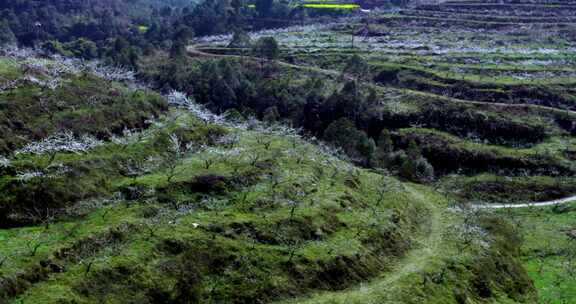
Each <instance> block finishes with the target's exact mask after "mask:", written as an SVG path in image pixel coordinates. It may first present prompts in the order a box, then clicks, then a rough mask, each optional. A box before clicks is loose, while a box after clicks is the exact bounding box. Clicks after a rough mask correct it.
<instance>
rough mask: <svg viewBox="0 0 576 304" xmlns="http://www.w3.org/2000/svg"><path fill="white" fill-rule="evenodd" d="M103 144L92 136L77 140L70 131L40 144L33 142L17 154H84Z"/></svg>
mask: <svg viewBox="0 0 576 304" xmlns="http://www.w3.org/2000/svg"><path fill="white" fill-rule="evenodd" d="M101 144H102V142H101V141H100V140H98V139H96V138H95V137H93V136H90V135H83V136H82V137H80V138H76V137H75V136H74V134H73V133H72V132H70V131H64V132H60V133H56V134H53V135H51V136H49V137H47V138H45V139H43V140H41V141H39V142H33V143H30V144H28V145H26V146H25V147H24V148H22V149H19V150H17V151H16V152H15V154H38V155H41V154H47V153H56V152H72V153H83V152H86V151H88V150H90V149H93V148H95V147H97V146H99V145H101Z"/></svg>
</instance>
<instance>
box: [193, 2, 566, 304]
mask: <svg viewBox="0 0 576 304" xmlns="http://www.w3.org/2000/svg"><path fill="white" fill-rule="evenodd" d="M265 36H274V37H275V38H276V39H277V40H278V41H279V43H280V45H281V51H282V56H281V59H280V60H281V62H282V63H284V64H286V66H289V67H291V68H295V67H296V68H297V69H298V70H300V71H308V72H312V71H313V72H314V73H320V74H323V75H324V76H326V77H328V78H331V79H334V80H335V77H334V75H338V73H341V75H342V77H341V78H344V79H350V78H351V76H350V75H345V74H344V73H343V72H341V71H342V70H343V69H344V67H345V65H346V62H347V60H348V59H349V58H351V57H352V56H353V55H360V56H361V57H362V58H363V59H364V60H365V61H366V62H367V63H368V65H369V69H368V72H367V73H366V74H364V75H361V76H360V77H358V78H357V80H358V81H359V82H360V83H361V85H362V86H363V87H364V88H365V89H367V90H374V91H376V92H377V99H378V102H377V103H375V104H372V105H371V106H370V107H369V108H368V109H367V110H368V111H367V112H366V113H363V115H362V118H360V119H359V120H360V121H358V120H357V121H356V122H357V125H361V126H362V128H363V130H364V131H365V132H367V133H368V134H369V135H370V136H373V137H374V138H376V137H377V136H378V134H380V131H381V130H382V129H389V130H394V132H393V133H392V137H393V140H394V144H395V145H396V146H397V147H406V146H407V145H408V144H409V142H410V141H415V142H417V143H418V144H419V145H420V146H421V147H422V149H423V154H424V155H425V156H426V158H427V159H428V160H429V161H430V163H431V164H432V165H433V166H434V168H435V171H436V173H437V175H438V176H439V177H440V178H439V179H438V182H437V183H438V187H439V188H442V189H444V190H446V191H447V192H448V193H450V194H453V195H454V197H455V198H456V199H457V200H460V201H464V202H472V203H483V204H484V203H487V204H490V203H512V204H514V203H523V202H538V201H549V200H554V199H560V198H563V197H567V196H571V195H573V194H574V193H575V191H576V188H575V187H574V184H575V182H576V181H575V180H574V176H575V174H576V157H575V155H576V113H575V112H574V111H575V110H576V90H575V89H574V88H575V87H576V77H575V76H576V55H575V54H576V2H571V1H557V2H550V1H538V0H536V1H444V2H442V3H438V4H424V5H413V6H411V7H409V8H405V9H401V10H376V11H372V12H370V13H364V14H363V15H360V16H356V17H352V18H349V19H346V20H343V21H341V22H337V23H332V24H322V25H308V26H303V27H292V28H286V29H281V30H269V31H264V32H257V33H252V37H253V38H259V37H265ZM229 39H230V37H228V36H219V37H205V38H203V39H199V40H197V41H196V44H195V46H194V49H196V50H200V51H205V52H218V53H219V54H235V50H233V49H228V48H226V45H227V44H228V41H229ZM224 56H226V55H224ZM533 212H534V213H533V214H538V213H539V212H540V211H538V209H536V210H535V211H533ZM522 214H523V216H521V217H520V218H523V219H526V218H527V214H531V213H530V212H528V211H527V212H526V213H522ZM534 216H537V215H534ZM550 218H551V220H552V221H554V216H553V215H552V216H551V217H550ZM567 218H568V217H562V216H560V217H559V219H558V220H559V221H561V222H562V223H564V224H563V225H564V226H563V228H562V229H567V228H566V227H576V220H574V219H572V220H567ZM557 233H559V235H562V233H561V232H560V231H558V230H557ZM559 238H562V239H563V241H562V244H564V245H562V246H564V247H563V249H559V250H558V251H557V252H555V253H554V254H553V256H554V259H555V260H554V262H553V263H559V262H558V261H559V260H562V259H567V260H568V261H570V259H571V257H572V255H571V253H570V252H572V251H571V250H572V249H570V248H569V247H568V246H569V245H568V244H571V243H570V242H564V241H565V240H564V239H565V237H559ZM526 241H527V243H526V244H525V246H526V247H525V248H526V250H527V252H526V255H527V261H528V262H527V263H528V264H527V265H528V267H529V268H530V269H533V267H534V265H533V264H534V260H533V256H534V252H532V251H531V250H533V247H535V246H539V245H538V244H537V243H535V242H536V240H535V238H532V237H530V238H526ZM570 246H571V245H570ZM554 265H555V266H554V267H551V268H550V271H551V273H548V274H543V273H542V272H538V273H537V274H535V273H534V271H532V275H533V278H534V279H535V280H536V284H537V285H538V286H539V287H540V288H545V291H543V292H542V293H541V296H542V298H541V301H542V303H548V302H547V301H552V302H550V303H572V302H570V300H568V302H561V300H560V299H564V300H562V301H566V300H565V299H574V298H575V297H576V295H574V294H573V290H574V288H573V285H574V284H570V283H568V285H567V286H565V285H562V284H556V285H551V284H548V283H549V280H550V278H551V277H563V278H564V277H565V276H568V277H571V275H570V273H569V272H568V273H567V272H562V271H565V269H564V268H562V267H560V266H558V264H554ZM560 269H564V270H562V271H560ZM557 271H558V272H557ZM560 272H562V273H560ZM543 280H545V281H543ZM545 284H546V286H545V287H544V286H543V285H545ZM366 292H368V291H366ZM359 294H361V292H359V291H357V292H353V293H350V294H346V295H341V296H342V297H340V295H339V296H334V297H331V296H326V297H325V299H330V300H329V301H327V302H330V303H335V302H336V303H339V302H340V301H344V300H343V299H346V301H349V302H350V301H352V302H354V301H358V302H359V303H360V302H362V301H363V300H366V299H365V298H363V297H362V296H359ZM360 299H362V300H360ZM318 302H322V303H323V302H324V297H322V296H319V297H318ZM344 302H345V301H344Z"/></svg>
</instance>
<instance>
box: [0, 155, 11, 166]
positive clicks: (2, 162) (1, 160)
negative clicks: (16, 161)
mask: <svg viewBox="0 0 576 304" xmlns="http://www.w3.org/2000/svg"><path fill="white" fill-rule="evenodd" d="M11 165H12V164H11V161H10V159H8V158H6V157H4V156H2V155H0V168H8V167H10V166H11Z"/></svg>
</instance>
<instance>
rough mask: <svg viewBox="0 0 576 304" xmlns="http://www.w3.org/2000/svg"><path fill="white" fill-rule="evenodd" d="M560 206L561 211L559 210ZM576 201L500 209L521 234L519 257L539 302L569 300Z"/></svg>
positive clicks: (573, 292) (574, 289)
mask: <svg viewBox="0 0 576 304" xmlns="http://www.w3.org/2000/svg"><path fill="white" fill-rule="evenodd" d="M560 210H563V211H560ZM575 210H576V205H575V204H572V205H569V206H567V207H562V208H558V207H556V208H555V207H547V208H533V209H519V210H503V211H500V212H501V213H502V214H503V215H504V216H506V217H509V218H511V219H512V220H513V221H514V222H515V223H517V224H516V225H517V229H518V230H519V232H520V233H521V235H522V237H523V238H524V243H525V244H524V245H523V248H522V255H523V261H524V265H525V267H526V269H527V270H528V273H529V275H530V277H531V278H532V279H533V280H534V284H535V286H536V287H537V288H538V292H539V303H573V301H574V299H575V298H576V284H574V282H575V276H574V273H573V272H574V267H575V258H576V242H575V241H574V240H571V239H570V238H569V237H568V235H567V232H568V231H569V230H574V229H576V211H575Z"/></svg>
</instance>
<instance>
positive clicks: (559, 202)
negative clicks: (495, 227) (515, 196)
mask: <svg viewBox="0 0 576 304" xmlns="http://www.w3.org/2000/svg"><path fill="white" fill-rule="evenodd" d="M572 202H576V195H575V196H570V197H566V198H562V199H558V200H553V201H547V202H531V203H524V204H482V205H480V204H478V205H474V207H475V208H479V209H506V208H535V207H549V206H558V205H565V204H568V203H572Z"/></svg>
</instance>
